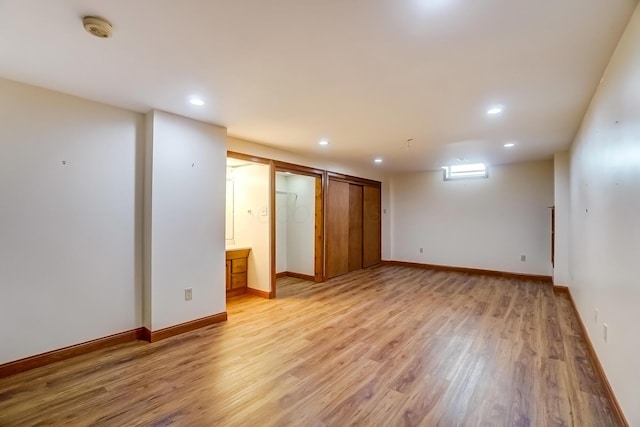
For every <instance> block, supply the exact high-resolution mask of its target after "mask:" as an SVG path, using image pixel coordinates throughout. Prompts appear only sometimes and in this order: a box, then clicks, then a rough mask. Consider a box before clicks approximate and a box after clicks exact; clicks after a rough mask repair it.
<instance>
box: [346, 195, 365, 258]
mask: <svg viewBox="0 0 640 427" xmlns="http://www.w3.org/2000/svg"><path fill="white" fill-rule="evenodd" d="M362 201H363V200H362V186H361V185H355V184H349V271H356V270H360V269H361V268H362Z"/></svg>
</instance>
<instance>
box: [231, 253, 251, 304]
mask: <svg viewBox="0 0 640 427" xmlns="http://www.w3.org/2000/svg"><path fill="white" fill-rule="evenodd" d="M249 252H251V249H250V248H242V249H228V250H227V275H226V276H227V277H226V287H227V296H228V297H229V296H234V295H240V294H244V293H245V292H247V258H248V257H249Z"/></svg>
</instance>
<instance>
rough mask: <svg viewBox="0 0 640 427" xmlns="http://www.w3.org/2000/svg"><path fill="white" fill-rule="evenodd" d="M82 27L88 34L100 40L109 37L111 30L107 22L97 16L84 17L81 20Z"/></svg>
mask: <svg viewBox="0 0 640 427" xmlns="http://www.w3.org/2000/svg"><path fill="white" fill-rule="evenodd" d="M82 25H84V29H85V30H87V32H88V33H89V34H91V35H94V36H96V37H100V38H101V39H106V38H109V37H111V32H112V30H113V28H112V27H111V23H110V22H109V21H107V20H106V19H103V18H100V17H98V16H85V17H84V18H82Z"/></svg>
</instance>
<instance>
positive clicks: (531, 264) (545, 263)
mask: <svg viewBox="0 0 640 427" xmlns="http://www.w3.org/2000/svg"><path fill="white" fill-rule="evenodd" d="M551 205H553V162H552V161H537V162H528V163H520V164H514V165H507V166H496V167H492V168H490V171H489V178H488V179H475V180H464V181H443V178H442V172H441V171H435V172H421V173H411V174H399V175H395V176H393V177H392V179H391V209H392V211H393V215H392V234H393V244H392V258H393V259H394V260H397V261H408V262H417V263H425V264H438V265H448V266H460V267H471V268H480V269H487V270H498V271H507V272H515V273H527V274H540V275H551V213H550V210H549V209H548V207H549V206H551ZM419 248H423V250H424V252H423V253H420V252H419ZM521 255H526V257H527V260H526V262H522V261H520V256H521Z"/></svg>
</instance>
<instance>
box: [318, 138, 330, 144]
mask: <svg viewBox="0 0 640 427" xmlns="http://www.w3.org/2000/svg"><path fill="white" fill-rule="evenodd" d="M318 144H320V145H329V141H327V140H326V139H321V140H320V142H318Z"/></svg>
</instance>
